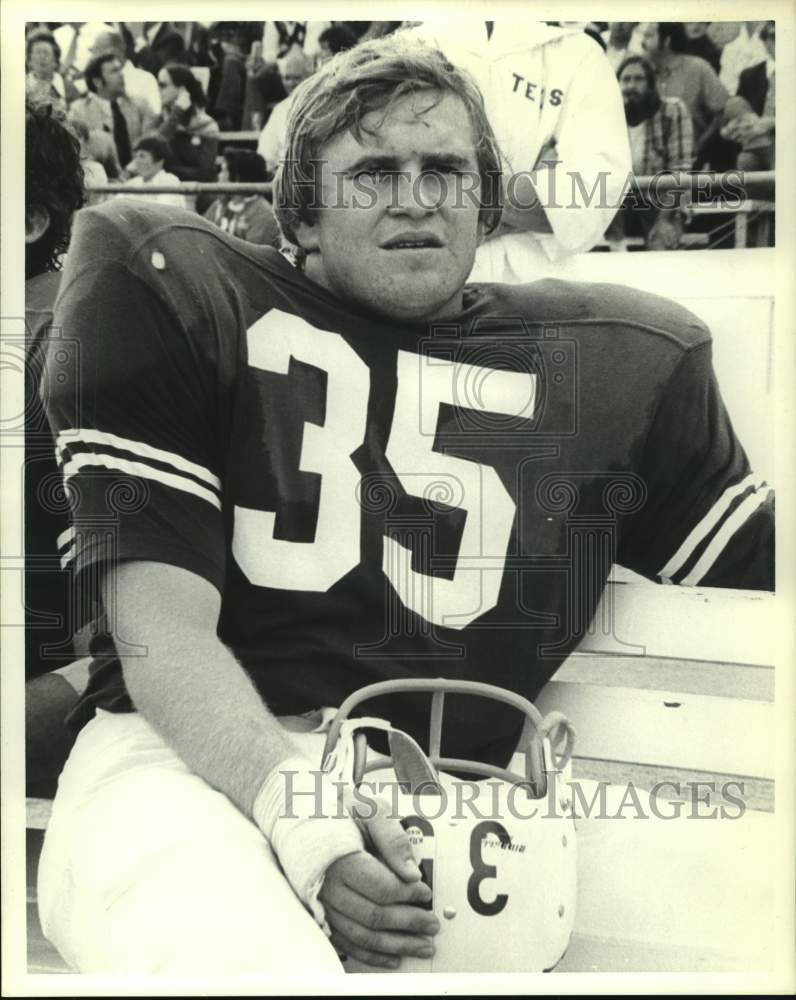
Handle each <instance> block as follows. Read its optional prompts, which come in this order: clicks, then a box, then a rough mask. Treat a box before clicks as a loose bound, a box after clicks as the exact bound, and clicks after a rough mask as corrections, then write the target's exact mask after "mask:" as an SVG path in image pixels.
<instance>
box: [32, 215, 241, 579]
mask: <svg viewBox="0 0 796 1000" xmlns="http://www.w3.org/2000/svg"><path fill="white" fill-rule="evenodd" d="M127 218H128V220H129V221H130V222H131V225H132V221H133V219H134V216H133V215H132V214H131V215H130V216H129V217H127ZM124 223H125V216H124V215H122V214H120V213H118V212H117V213H116V214H115V215H114V214H113V213H112V212H108V213H103V212H102V210H91V209H88V210H84V212H81V213H80V217H79V221H78V224H77V226H76V231H75V234H74V238H73V243H72V248H71V251H70V255H69V258H70V259H69V262H68V263H67V267H66V269H65V272H64V278H63V282H62V286H61V294H60V296H59V300H58V302H57V303H56V310H55V318H54V324H55V327H56V328H57V329H58V331H59V337H58V339H57V340H54V341H53V342H52V343H51V345H50V348H49V350H48V356H47V362H46V371H45V381H44V387H43V395H44V397H45V404H46V406H47V411H48V417H49V420H50V423H51V425H52V429H53V433H54V436H55V441H56V458H57V461H58V464H59V467H60V469H61V472H62V475H63V479H64V482H65V487H66V491H67V496H68V497H69V499H70V502H71V508H72V516H71V525H70V527H69V529H68V530H67V531H66V532H65V533H64V534H63V535H62V536H61V537H60V538H59V539H58V544H59V551H60V554H61V563H62V566H64V567H65V568H66V567H71V568H72V569H73V570H74V571H75V572H77V573H79V574H80V573H83V572H84V571H85V570H87V569H88V568H89V567H96V566H98V565H102V564H107V563H109V562H114V561H121V560H128V559H142V560H154V561H159V562H166V563H170V564H173V565H176V566H179V567H181V568H184V569H187V570H190V571H192V572H194V573H197V574H199V575H201V576H202V577H204V578H205V579H207V580H209V581H210V582H211V583H212V584H213V585H214V586H216V587H217V588H219V589H220V588H221V586H222V584H223V577H224V552H225V546H224V527H223V520H222V512H221V511H222V505H221V458H220V456H221V453H222V451H223V448H222V445H221V443H220V442H221V440H222V433H221V431H220V426H219V422H220V419H221V418H220V410H221V408H222V407H221V403H220V397H221V390H220V388H219V382H220V377H219V374H218V370H219V359H218V346H217V343H216V340H215V339H214V338H213V336H211V335H209V334H208V332H207V331H206V330H203V329H201V328H200V327H199V325H198V324H196V323H195V322H194V321H193V319H189V321H188V322H185V321H184V316H181V315H180V310H179V305H178V303H177V302H176V301H175V299H174V297H173V295H170V294H169V287H170V285H169V282H170V281H172V286H171V287H175V288H176V287H179V286H184V281H183V280H182V278H183V275H184V273H185V270H186V268H189V267H190V266H191V265H190V261H187V262H185V261H182V260H181V259H180V254H178V253H176V252H175V253H173V254H171V255H169V254H168V253H166V254H165V255H164V253H162V252H160V251H158V250H155V249H153V250H151V251H150V250H148V249H147V250H146V251H145V252H143V253H136V250H135V243H136V241H137V242H138V243H139V245H140V244H141V242H142V241H144V242H145V237H144V236H142V234H141V232H136V231H135V230H134V229H133V231H132V232H125V229H124ZM169 268H170V269H171V274H170V272H169ZM172 279H176V280H172ZM186 311H187V312H188V313H189V315H190V316H191V317H192V316H193V314H192V313H190V310H186Z"/></svg>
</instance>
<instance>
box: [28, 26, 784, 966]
mask: <svg viewBox="0 0 796 1000" xmlns="http://www.w3.org/2000/svg"><path fill="white" fill-rule="evenodd" d="M289 134H290V140H289V149H288V153H287V157H286V161H285V165H284V168H283V173H282V175H281V177H280V179H279V184H278V191H277V195H276V207H277V212H278V216H279V219H280V222H281V225H282V229H283V231H284V233H285V235H286V237H287V238H288V239H290V240H291V241H293V242H294V243H295V245H296V246H297V247H298V253H297V254H296V255H295V260H293V261H290V260H288V259H286V258H285V257H284V256H282V255H280V254H279V253H278V252H277V251H275V250H273V249H270V248H266V247H257V246H253V245H249V244H246V243H243V242H241V241H238V240H236V239H235V238H233V237H229V236H228V235H227V234H225V233H223V232H221V231H220V230H218V229H216V228H215V227H213V226H211V225H209V224H207V223H206V222H205V221H204V220H202V219H200V218H197V217H195V216H190V215H188V214H184V215H179V214H175V213H174V212H169V213H168V214H165V213H164V212H163V211H161V210H160V209H158V208H157V207H151V208H147V207H145V206H143V205H141V204H139V203H137V202H136V203H133V202H132V201H127V202H125V201H119V202H114V203H113V204H111V205H107V206H101V207H99V208H97V209H90V210H87V211H84V212H83V213H81V217H80V220H79V223H78V225H77V228H76V233H75V240H74V249H73V252H72V253H71V254H70V262H69V265H68V267H67V270H66V273H65V275H64V282H63V286H62V291H61V295H60V298H59V302H58V308H57V315H56V325H58V326H59V327H60V328H61V329H62V330H63V333H64V339H65V341H69V340H73V341H74V342H75V350H76V351H77V352H78V355H79V357H78V358H77V363H74V359H70V358H68V357H65V356H64V355H60V356H59V355H58V354H56V353H55V352H52V353H51V355H50V357H49V359H48V377H49V397H48V398H49V404H50V417H51V420H52V423H53V425H54V428H55V431H56V433H57V449H58V454H59V461H60V463H61V467H62V471H63V475H64V478H65V480H66V482H67V483H68V484H69V486H70V488H71V490H72V491H73V495H74V497H75V503H74V511H73V523H72V527H71V529H70V531H69V532H68V533H66V534H65V535H64V536H63V537H62V539H61V551H62V554H63V561H64V564H65V565H68V566H70V567H72V569H73V571H74V572H75V573H76V574H77V576H78V579H79V580H82V581H86V583H85V585H86V586H88V585H90V583H91V581H93V580H96V581H97V585H98V586H99V587H101V591H102V596H103V600H104V607H105V614H106V619H107V627H106V629H105V630H104V635H103V636H102V637H101V639H102V642H101V643H100V642H98V643H97V646H96V649H95V669H94V672H93V675H92V678H91V682H90V684H89V687H88V689H87V691H86V694H85V696H84V698H83V700H82V703H81V705H80V709H79V711H78V712H76V713H75V716H74V722H75V724H76V725H80V726H82V729H81V731H80V735H79V736H78V739H77V742H76V744H75V748H74V750H73V752H72V754H71V756H70V759H69V761H68V762H67V765H66V768H65V770H64V773H63V774H62V776H61V780H60V784H59V791H58V795H57V797H56V799H55V803H54V809H53V814H52V820H51V823H50V827H49V829H48V831H47V837H46V842H45V846H44V851H43V855H42V861H41V869H40V885H39V899H40V911H41V917H42V925H43V927H44V930H45V933H46V934H47V935H48V937H50V938H51V940H52V941H53V942H54V943H55V944H56V945H57V947H58V948H59V950H60V951H61V953H62V954H63V955H64V956H65V957H66V959H67V960H68V961H69V962H70V963H71V964H72V965H73V966H74V967H75V968H78V969H81V970H84V971H89V970H90V971H115V972H130V971H135V972H142V971H163V972H185V971H189V972H193V973H195V972H203V973H206V972H214V971H218V972H225V973H229V972H246V971H257V972H264V971H265V972H280V971H282V972H287V971H292V970H293V969H294V968H295V956H296V955H297V954H300V955H301V967H302V969H304V970H311V971H316V972H327V971H328V972H335V971H338V972H339V971H340V970H341V969H342V968H343V966H342V965H341V962H340V959H339V958H338V954H339V953H343V954H348V955H353V956H354V957H356V958H357V959H358V960H360V961H363V962H366V963H369V964H371V965H373V966H382V967H386V968H396V967H398V965H399V963H400V960H401V958H402V956H420V957H422V956H428V955H431V954H432V953H433V950H434V937H435V935H436V933H437V932H438V930H439V922H438V921H437V919H436V917H435V916H434V914H433V913H430V912H428V911H427V910H426V909H424V907H423V905H418V904H424V903H426V902H427V900H428V898H429V890H428V888H427V887H426V886H425V885H424V883H423V882H422V881H421V879H420V872H419V870H418V868H417V865H416V864H415V863H414V862H413V860H412V854H411V846H410V844H409V842H408V839H407V837H406V835H405V834H404V833H403V830H402V828H401V826H400V824H399V822H398V820H397V818H395V817H392V816H389V815H386V814H384V813H383V812H377V813H376V815H375V816H373V817H372V818H369V819H361V818H360V819H357V818H356V817H352V816H350V815H348V814H347V813H346V812H345V810H343V811H342V813H341V814H340V815H338V814H337V810H336V808H335V807H334V806H333V805H332V801H331V800H332V799H335V801H336V797H335V796H333V794H332V792H333V789H331V788H330V787H329V786H328V785H327V784H325V783H324V780H323V779H322V778H321V776H320V775H318V774H317V773H313V770H314V771H315V772H317V769H318V764H319V760H320V749H319V745H320V746H322V745H323V740H324V737H323V717H322V715H323V713H321V715H319V714H318V712H317V710H318V709H321V708H324V707H329V706H332V707H333V706H337V705H339V704H340V703H341V701H342V700H343V699H344V698H346V696H348V695H349V694H351V693H352V692H354V691H356V690H357V689H359V688H361V687H363V686H364V685H366V684H369V683H371V682H375V681H381V680H386V679H390V678H403V679H410V680H411V679H416V678H437V677H442V678H446V677H447V678H458V679H460V680H473V679H480V680H485V681H488V682H490V683H492V684H495V685H498V686H500V687H501V688H504V689H508V690H510V691H514V692H517V693H519V694H521V695H523V696H524V697H526V698H529V699H533V697H534V696H535V695H536V693H537V692H538V691H539V690H540V689H541V688H542V686H543V685H544V684H545V682H546V681H547V680H548V678H549V677H550V676H551V674H552V673H553V672H554V671H555V669H556V668H557V666H558V665H559V664H560V663H561V662H562V660H563V659H564V658H565V657H566V656H567V655H568V654H569V653H570V652H571V651H572V650H573V649H575V647H576V646H577V645H578V642H579V640H580V638H581V637H582V636H583V634H584V631H585V630H586V628H587V627H588V624H589V621H590V618H591V616H592V614H593V612H594V609H595V607H596V604H597V602H598V600H599V598H600V595H601V592H602V590H603V587H604V584H605V581H606V578H607V576H608V573H609V570H610V566H611V564H612V562H613V561H614V560H616V561H618V562H621V563H622V564H624V565H626V566H628V567H630V568H632V569H634V570H636V571H637V572H639V573H642V574H644V575H645V576H647V577H649V578H651V579H655V580H659V581H663V582H674V583H702V584H705V585H708V586H735V587H760V588H771V587H772V573H773V571H772V532H773V528H772V524H773V519H772V518H773V515H772V498H771V495H770V490H769V489H768V487H767V486H766V485H765V483H763V481H762V480H761V479H760V477H758V476H756V475H755V474H754V473H753V472H752V471H751V470H750V468H749V465H748V462H747V459H746V456H745V454H744V452H743V449H742V448H741V446H740V444H739V443H738V441H737V439H736V437H735V435H734V433H733V430H732V427H731V425H730V421H729V419H728V416H727V413H726V411H725V409H724V406H723V404H722V401H721V398H720V395H719V391H718V388H717V386H716V381H715V378H714V374H713V370H712V366H711V360H710V350H711V348H710V335H709V333H708V331H707V330H706V329H705V327H704V325H703V324H702V323H701V322H700V321H699V320H697V319H696V318H695V317H694V316H692V315H691V314H690V313H688V312H687V311H685V310H684V309H682V308H680V307H679V306H675V305H673V304H672V303H670V302H668V301H666V300H664V299H660V298H657V297H655V296H650V295H645V294H643V293H641V292H638V291H635V290H634V291H628V290H626V289H622V288H617V287H613V286H606V285H599V286H582V285H575V284H567V283H563V282H557V281H545V282H540V283H538V284H531V285H520V286H508V285H506V286H503V285H493V286H490V285H485V286H467V285H465V279H466V276H467V275H468V273H469V272H470V269H471V267H472V264H473V258H474V255H475V251H476V247H477V246H478V242H479V240H480V239H481V238H482V237H483V236H484V235H485V234H487V233H489V232H490V231H491V230H493V229H494V227H495V226H496V225H497V224H498V222H499V218H500V197H501V189H500V170H499V157H498V153H497V149H496V146H495V141H494V137H493V134H492V132H491V129H490V127H489V124H488V122H487V120H486V117H485V114H484V108H483V102H482V100H481V97H480V94H479V92H478V90H477V89H476V87H475V85H474V84H473V83H472V82H471V80H470V79H469V78H468V77H467V76H466V75H465V74H464V73H462V72H460V71H458V70H457V69H455V68H454V67H452V66H451V65H450V64H448V63H447V62H446V60H445V58H444V57H443V56H442V55H441V53H439V52H438V51H436V50H434V49H431V48H427V47H425V46H423V45H421V44H420V43H417V42H414V43H410V42H407V41H405V40H403V39H402V38H400V37H388V38H385V39H381V40H378V41H374V42H370V43H367V44H363V45H361V46H359V47H357V48H355V49H353V50H351V51H350V52H348V53H345V54H343V55H341V56H339V57H336V58H335V59H334V60H332V61H331V62H329V63H328V64H326V65H325V66H324V67H323V68H322V69H321V70H320V71H319V72H318V73H317V74H316V75H315V76H313V77H311V78H310V79H309V80H307V81H306V82H305V83H304V84H303V85H302V87H301V90H300V92H298V93H297V98H296V101H295V104H294V106H293V111H292V117H291V124H290V129H289ZM73 371H76V372H77V374H74V375H73V374H71V373H72V372H73ZM449 707H450V714H449V720H448V726H447V729H446V731H445V733H444V738H443V746H442V751H443V753H444V754H445V755H446V756H448V757H450V756H466V757H469V758H472V759H479V760H481V761H484V762H487V763H489V762H496V763H499V764H505V763H506V761H507V760H508V759H509V757H510V756H511V753H512V750H513V749H514V745H515V744H516V742H517V737H518V732H519V728H520V725H521V719H520V718H519V716H518V715H517V714H516V712H515V711H514V710H513V709H512V708H511V707H510V706H508V705H506V704H505V703H501V702H497V701H496V702H494V703H492V702H490V703H489V706H488V707H487V708H486V709H484V708H483V707H482V705H481V703H478V702H473V701H472V699H467V698H464V697H459V699H458V700H457V698H456V697H452V698H451V699H450V706H449ZM367 709H368V711H367V713H366V714H368V715H376V716H378V715H379V714H380V713H381V714H387V715H388V716H389V718H390V720H391V722H392V723H393V725H394V726H396V727H398V728H400V729H401V730H403V731H404V732H406V733H408V734H409V735H410V736H413V737H415V738H416V739H420V740H422V739H423V734H424V732H425V730H426V728H427V723H426V717H425V711H426V709H425V702H424V701H423V699H422V698H421V697H420V696H419V695H416V694H407V695H403V696H400V697H397V698H395V699H394V700H393V701H391V702H390V704H389V705H388V706H385V705H383V704H380V703H379V702H378V701H374V702H373V704H369V705H368V706H367ZM312 730H315V731H312ZM288 777H289V778H290V780H289V781H288V780H287V779H288ZM288 799H289V801H288ZM366 843H367V847H368V849H367V850H366V849H365V844H366ZM324 932H326V933H324ZM327 935H330V937H329V936H327Z"/></svg>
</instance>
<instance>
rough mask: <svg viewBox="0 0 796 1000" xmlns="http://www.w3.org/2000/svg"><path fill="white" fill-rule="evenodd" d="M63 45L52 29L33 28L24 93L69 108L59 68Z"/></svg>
mask: <svg viewBox="0 0 796 1000" xmlns="http://www.w3.org/2000/svg"><path fill="white" fill-rule="evenodd" d="M60 61H61V49H60V48H59V46H58V43H57V42H56V40H55V38H53V36H52V35H51V34H50V32H49V31H42V30H37V31H32V32H31V33H30V34H29V35H28V37H27V39H26V41H25V64H26V66H27V71H28V72H27V76H26V77H25V96H26V98H27V99H28V100H30V101H34V102H44V103H48V104H54V105H57V106H58V107H59V108H60V110H61V111H65V110H66V86H65V84H64V79H63V77H62V76H61V74H60V73H59V72H58V64H59V63H60Z"/></svg>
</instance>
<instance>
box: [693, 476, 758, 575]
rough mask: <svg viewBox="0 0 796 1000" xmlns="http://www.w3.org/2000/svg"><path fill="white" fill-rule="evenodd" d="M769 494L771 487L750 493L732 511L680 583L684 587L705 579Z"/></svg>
mask: <svg viewBox="0 0 796 1000" xmlns="http://www.w3.org/2000/svg"><path fill="white" fill-rule="evenodd" d="M770 494H771V487H769V488H768V489H767V490H765V491H764V492H761V493H752V494H751V496H748V497H747V498H746V499H745V500H744V502H743V503H742V504H740V505H739V506H738V508H737V510H734V511H733V512H732V514H731V516H730V517H728V518H727V520H726V521H725V522H724V524H722V526H721V528H719V530H718V531H717V532H716V534H715V536H714V538H713V540H712V541H711V543H710V545H708V547H707V548H706V549H705V551H704V552H703V553H702V555H701V556H700V558H699V560H698V562H697V564H696V565H695V566H694V568H693V569H692V570H691V572H690V573H689V574H688V576H686V577H683V580H682V581H681V584H682V586H684V587H694V586H696V585H697V584H698V583H699V582H700V581H701V580H702V579H703V577H705V576H706V575H707V573H708V571H709V570H710V568H711V567H712V566H713V563H715V561H716V560H717V559H718V557H719V556H720V555H721V553H722V552H723V551H724V549H725V548H726V546H727V543H728V542H729V540H730V539H731V538H732V536H733V535H734V534H735V532H736V531H737V530H738V529H739V528H740V527H741V526H742V525H743V523H744V522H745V521H746V520H747V519H748V518H749V517H751V516H752V514H754V512H755V511H756V510H757V508H758V507H760V506H761V504H763V503H765V501H766V500H767V499H768V497H769V496H770Z"/></svg>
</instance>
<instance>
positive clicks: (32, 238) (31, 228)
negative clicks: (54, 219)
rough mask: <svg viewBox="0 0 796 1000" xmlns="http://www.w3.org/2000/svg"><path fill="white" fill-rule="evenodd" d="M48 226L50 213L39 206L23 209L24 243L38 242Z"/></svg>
mask: <svg viewBox="0 0 796 1000" xmlns="http://www.w3.org/2000/svg"><path fill="white" fill-rule="evenodd" d="M49 226H50V213H49V212H48V211H47V209H46V208H43V207H42V206H41V205H32V206H31V207H29V208H28V207H26V208H25V242H26V243H35V242H36V241H37V240H40V239H41V238H42V236H44V234H45V233H46V232H47V230H48V228H49Z"/></svg>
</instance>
